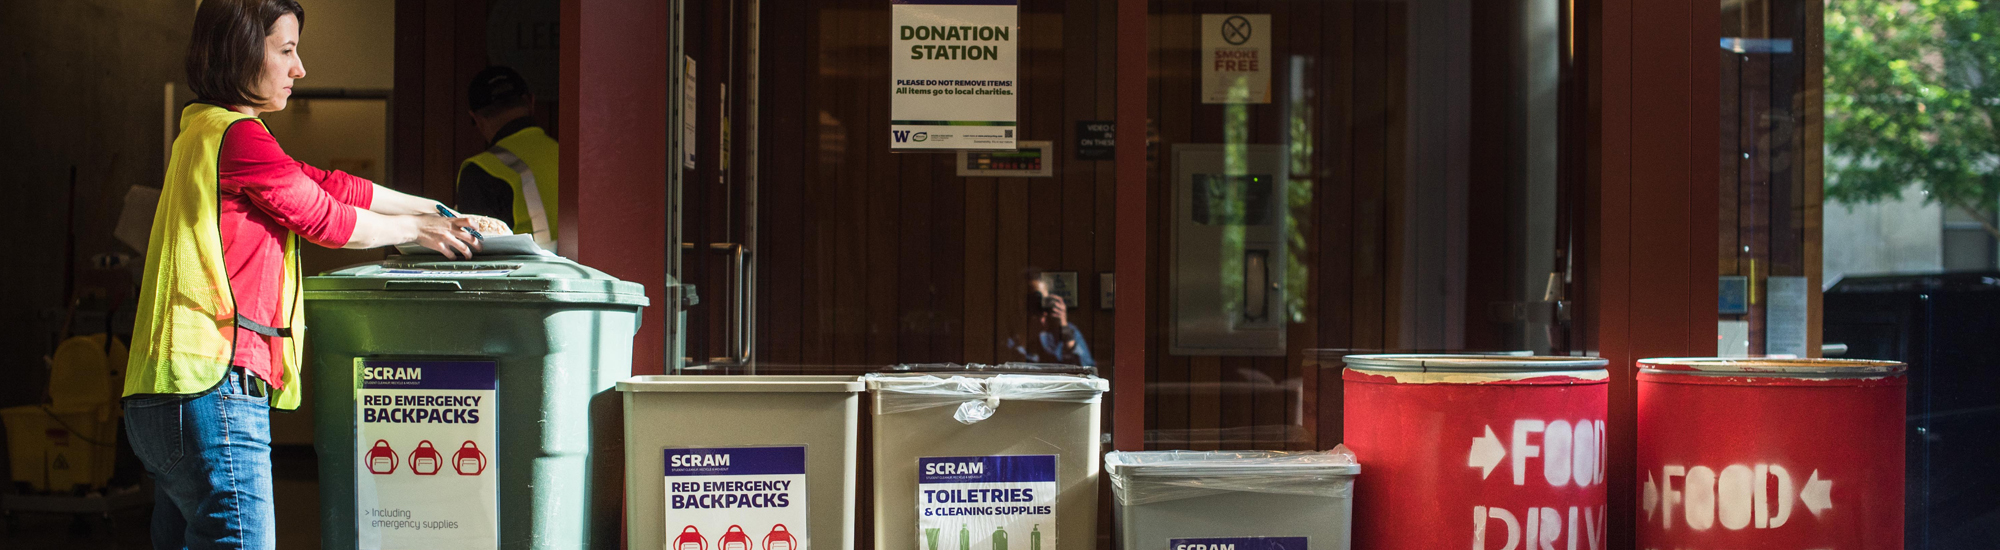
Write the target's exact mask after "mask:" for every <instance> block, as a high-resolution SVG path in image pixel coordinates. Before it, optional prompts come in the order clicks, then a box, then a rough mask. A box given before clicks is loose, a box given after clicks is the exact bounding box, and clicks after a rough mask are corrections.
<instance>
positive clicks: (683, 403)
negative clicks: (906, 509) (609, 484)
mask: <svg viewBox="0 0 2000 550" xmlns="http://www.w3.org/2000/svg"><path fill="white" fill-rule="evenodd" d="M861 389H862V384H861V382H860V381H859V380H857V379H855V377H852V376H636V377H632V378H629V379H626V380H624V381H621V382H619V383H618V391H619V392H621V393H623V394H624V396H625V464H626V468H627V469H626V475H625V495H626V505H625V509H626V522H625V531H626V537H627V539H628V540H629V542H630V547H632V548H647V549H661V548H666V549H673V550H679V549H681V548H689V549H695V550H738V549H740V550H804V549H807V548H814V549H819V550H849V549H851V548H853V547H854V506H853V503H854V495H855V493H854V471H855V462H854V460H855V450H856V446H857V444H856V436H855V425H856V423H857V421H859V420H860V402H861V400H860V392H861Z"/></svg>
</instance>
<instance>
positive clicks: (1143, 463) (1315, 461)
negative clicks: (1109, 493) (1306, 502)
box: [1104, 451, 1361, 483]
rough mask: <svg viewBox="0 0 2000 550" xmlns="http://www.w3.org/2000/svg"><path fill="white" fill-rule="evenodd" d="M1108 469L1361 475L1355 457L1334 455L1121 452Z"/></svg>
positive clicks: (1107, 460)
mask: <svg viewBox="0 0 2000 550" xmlns="http://www.w3.org/2000/svg"><path fill="white" fill-rule="evenodd" d="M1104 468H1105V470H1106V471H1108V472H1110V473H1111V475H1114V476H1175V477H1185V476H1199V477H1216V478H1228V477H1234V476H1270V475H1287V476H1297V475H1349V476H1351V475H1356V474H1360V473H1361V463H1360V462H1357V461H1355V459H1354V455H1353V454H1352V453H1348V452H1334V451H1312V452H1287V451H1130V452H1126V451H1121V452H1112V453H1108V454H1106V455H1105V456H1104ZM1219 481H1223V483H1226V482H1227V481H1226V479H1219Z"/></svg>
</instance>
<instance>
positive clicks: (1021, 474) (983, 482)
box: [917, 455, 1060, 550]
mask: <svg viewBox="0 0 2000 550" xmlns="http://www.w3.org/2000/svg"><path fill="white" fill-rule="evenodd" d="M1059 491H1060V489H1059V487H1058V486H1057V483H1056V455H1013V456H946V457H929V458H920V459H917V536H919V537H923V540H924V541H925V542H926V543H927V545H926V546H925V547H924V548H926V549H927V550H928V549H933V548H937V549H942V548H960V547H963V546H964V545H966V544H970V545H971V547H972V548H1006V547H1008V543H1007V541H1009V540H1013V541H1018V542H1017V543H1015V544H1014V545H1013V546H1012V547H1013V548H1030V547H1031V545H1030V541H1031V540H1034V539H1035V538H1036V537H1040V539H1041V543H1042V546H1041V547H1042V548H1055V547H1056V499H1057V498H1058V497H1059V496H1060V494H1059ZM946 541H949V542H946Z"/></svg>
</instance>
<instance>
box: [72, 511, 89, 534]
mask: <svg viewBox="0 0 2000 550" xmlns="http://www.w3.org/2000/svg"><path fill="white" fill-rule="evenodd" d="M91 523H94V522H92V521H91V517H90V514H76V515H74V516H71V519H70V521H69V536H70V537H71V538H84V537H88V536H90V531H91Z"/></svg>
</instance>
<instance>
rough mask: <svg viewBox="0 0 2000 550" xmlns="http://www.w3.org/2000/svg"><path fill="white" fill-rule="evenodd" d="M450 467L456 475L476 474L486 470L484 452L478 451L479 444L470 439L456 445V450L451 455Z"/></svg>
mask: <svg viewBox="0 0 2000 550" xmlns="http://www.w3.org/2000/svg"><path fill="white" fill-rule="evenodd" d="M451 467H452V468H455V469H457V470H458V475H462V476H476V475H479V473H480V472H484V471H486V453H482V452H479V445H478V444H476V443H473V442H471V441H467V442H465V444H464V445H459V446H458V452H456V453H452V455H451Z"/></svg>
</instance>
